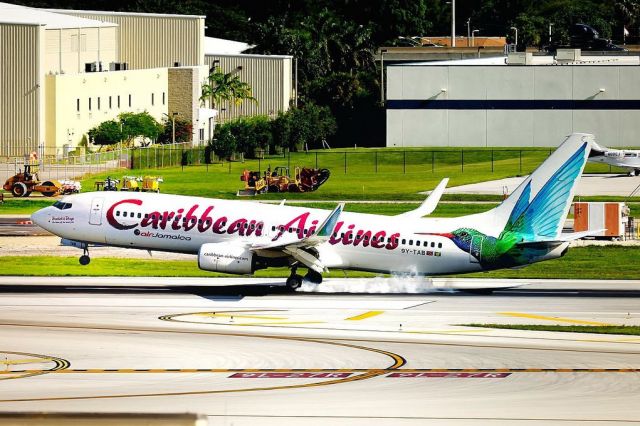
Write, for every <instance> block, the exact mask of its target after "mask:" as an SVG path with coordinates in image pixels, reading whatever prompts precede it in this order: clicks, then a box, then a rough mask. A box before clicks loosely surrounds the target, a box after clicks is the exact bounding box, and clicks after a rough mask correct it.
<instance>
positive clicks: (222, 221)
mask: <svg viewBox="0 0 640 426" xmlns="http://www.w3.org/2000/svg"><path fill="white" fill-rule="evenodd" d="M226 224H227V217H226V216H220V217H219V218H218V219H216V221H215V222H214V223H213V227H212V228H211V230H212V231H213V232H214V233H215V234H224V233H225V229H224V226H225V225H226Z"/></svg>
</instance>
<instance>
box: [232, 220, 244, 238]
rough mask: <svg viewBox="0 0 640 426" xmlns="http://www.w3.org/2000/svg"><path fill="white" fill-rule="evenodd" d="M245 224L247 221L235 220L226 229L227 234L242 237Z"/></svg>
mask: <svg viewBox="0 0 640 426" xmlns="http://www.w3.org/2000/svg"><path fill="white" fill-rule="evenodd" d="M246 224H247V219H242V218H241V219H236V220H234V221H233V222H231V223H230V224H229V228H228V229H227V234H235V233H236V232H237V233H238V235H242V236H244V230H245V225H246Z"/></svg>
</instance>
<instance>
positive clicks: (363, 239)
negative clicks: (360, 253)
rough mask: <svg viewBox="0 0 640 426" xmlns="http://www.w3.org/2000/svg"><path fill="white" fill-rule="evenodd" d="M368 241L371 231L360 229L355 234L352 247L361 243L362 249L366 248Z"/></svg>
mask: <svg viewBox="0 0 640 426" xmlns="http://www.w3.org/2000/svg"><path fill="white" fill-rule="evenodd" d="M370 239H371V231H363V230H362V229H360V230H358V232H357V233H356V238H355V240H354V241H353V245H354V246H357V245H358V244H360V243H362V247H368V246H369V240H370Z"/></svg>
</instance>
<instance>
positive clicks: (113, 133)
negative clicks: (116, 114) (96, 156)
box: [88, 120, 122, 149]
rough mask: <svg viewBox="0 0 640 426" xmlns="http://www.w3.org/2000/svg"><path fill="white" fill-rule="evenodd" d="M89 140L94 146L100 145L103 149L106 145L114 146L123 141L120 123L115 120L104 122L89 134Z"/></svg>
mask: <svg viewBox="0 0 640 426" xmlns="http://www.w3.org/2000/svg"><path fill="white" fill-rule="evenodd" d="M88 135H89V140H90V141H91V143H92V144H94V145H100V148H99V149H102V147H103V146H105V145H113V144H115V143H118V142H120V141H121V140H122V132H121V130H120V123H119V122H117V121H115V120H109V121H104V122H102V123H100V124H99V125H98V126H97V127H94V128H92V129H91V130H89V132H88Z"/></svg>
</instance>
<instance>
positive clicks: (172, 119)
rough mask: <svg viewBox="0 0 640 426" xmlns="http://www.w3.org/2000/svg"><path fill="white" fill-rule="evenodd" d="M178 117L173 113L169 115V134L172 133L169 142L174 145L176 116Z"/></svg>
mask: <svg viewBox="0 0 640 426" xmlns="http://www.w3.org/2000/svg"><path fill="white" fill-rule="evenodd" d="M177 115H178V113H177V112H174V113H172V114H171V122H172V125H171V132H172V138H171V140H172V141H173V144H174V145H175V144H176V116H177Z"/></svg>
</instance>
